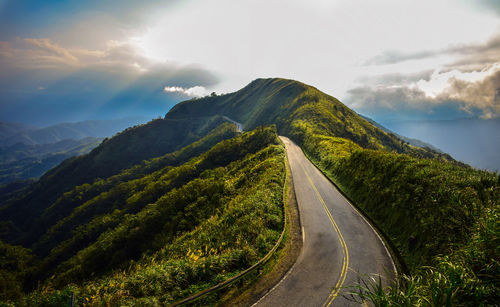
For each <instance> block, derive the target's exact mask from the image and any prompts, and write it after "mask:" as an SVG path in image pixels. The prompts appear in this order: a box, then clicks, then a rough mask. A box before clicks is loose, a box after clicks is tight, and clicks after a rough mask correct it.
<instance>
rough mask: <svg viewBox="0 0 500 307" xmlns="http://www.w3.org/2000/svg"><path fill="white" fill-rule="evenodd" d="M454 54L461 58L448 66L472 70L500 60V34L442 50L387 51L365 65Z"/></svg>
mask: <svg viewBox="0 0 500 307" xmlns="http://www.w3.org/2000/svg"><path fill="white" fill-rule="evenodd" d="M443 55H453V56H458V57H459V59H458V60H456V61H453V62H451V63H449V64H448V65H447V66H448V67H455V68H460V69H463V70H470V69H471V68H472V69H478V67H479V68H484V67H485V65H490V64H493V63H497V62H500V34H497V35H495V36H493V37H491V38H490V39H489V40H488V41H487V42H485V43H483V44H455V45H452V46H449V47H447V48H444V49H440V50H423V51H418V52H413V53H403V52H399V51H386V52H384V53H382V54H379V55H376V56H374V57H372V58H369V59H368V60H366V61H365V62H363V65H365V66H370V65H388V64H397V63H401V62H405V61H410V60H423V59H428V58H432V57H437V56H443Z"/></svg>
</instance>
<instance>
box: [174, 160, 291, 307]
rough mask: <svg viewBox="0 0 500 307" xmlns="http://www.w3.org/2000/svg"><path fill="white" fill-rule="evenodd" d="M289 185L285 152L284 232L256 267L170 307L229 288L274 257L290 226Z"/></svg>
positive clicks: (253, 266)
mask: <svg viewBox="0 0 500 307" xmlns="http://www.w3.org/2000/svg"><path fill="white" fill-rule="evenodd" d="M287 183H288V159H287V156H286V151H285V181H284V183H283V191H282V193H283V218H284V222H283V231H281V235H280V237H279V239H278V241H276V243H275V244H274V246H273V248H272V249H271V250H270V251H269V252H268V253H267V254H266V255H265V256H264V257H262V258H261V259H260V260H259V261H257V262H256V263H255V264H254V265H252V266H251V267H249V268H248V269H246V270H244V271H242V272H240V273H239V274H238V275H236V276H233V277H231V278H229V279H227V280H225V281H223V282H220V283H218V284H217V285H215V286H213V287H211V288H208V289H205V290H203V291H200V292H198V293H195V294H193V295H191V296H189V297H186V298H184V299H182V300H180V301H177V302H175V303H173V304H171V305H169V307H173V306H180V305H182V304H186V303H190V302H194V301H195V300H197V299H200V298H202V297H203V296H205V295H208V294H211V293H215V292H217V291H219V290H221V289H223V288H225V287H227V286H229V285H230V284H232V283H234V282H235V281H237V280H239V279H241V278H243V277H245V276H246V275H247V274H249V273H251V272H253V271H254V270H256V269H257V268H259V267H260V266H262V265H263V264H265V263H266V262H267V261H268V260H269V259H270V258H271V257H272V256H273V255H274V253H275V252H276V250H277V249H278V247H279V246H280V244H281V242H282V241H283V237H284V236H285V232H286V228H287V225H288V218H287V214H286V213H287V210H286V208H287V199H286V197H287V196H286V194H285V190H286V186H287Z"/></svg>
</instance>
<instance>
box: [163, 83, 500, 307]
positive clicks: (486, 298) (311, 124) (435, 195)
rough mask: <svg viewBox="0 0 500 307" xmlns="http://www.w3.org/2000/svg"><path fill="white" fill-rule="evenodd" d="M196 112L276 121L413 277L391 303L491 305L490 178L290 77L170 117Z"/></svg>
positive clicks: (494, 242)
mask: <svg viewBox="0 0 500 307" xmlns="http://www.w3.org/2000/svg"><path fill="white" fill-rule="evenodd" d="M202 106H203V107H202ZM200 110H204V111H205V110H208V111H207V112H213V113H219V114H224V115H226V116H229V117H231V118H233V119H235V120H237V121H241V122H242V123H243V124H244V127H245V128H247V129H248V128H252V127H254V126H255V125H259V124H262V123H275V124H276V125H277V127H278V131H279V133H280V134H284V135H287V136H289V137H290V138H291V139H292V140H294V141H295V142H297V143H298V144H300V145H301V147H302V149H303V150H304V151H305V152H306V154H307V155H308V156H309V157H310V158H311V159H312V160H313V161H314V162H315V163H316V164H317V165H318V166H319V167H320V168H321V169H322V170H323V171H324V172H325V173H327V174H328V175H329V176H330V178H331V179H332V180H334V181H335V182H336V183H337V184H338V185H340V186H342V187H343V189H344V191H345V192H346V193H348V195H349V196H350V197H351V198H352V199H354V200H355V201H356V203H357V204H358V205H359V206H361V208H362V209H363V210H364V211H365V212H366V213H367V214H368V215H369V216H370V217H371V218H372V219H373V220H374V221H375V222H376V223H377V225H379V227H380V228H381V229H383V231H384V232H385V233H386V234H387V235H388V236H389V237H390V239H391V241H392V242H393V243H394V245H395V246H396V248H397V249H398V252H399V253H400V254H401V255H402V256H403V259H404V261H405V262H406V264H407V265H408V267H409V268H410V272H409V273H411V274H412V276H413V277H411V278H412V279H411V280H412V281H413V283H411V282H405V280H406V279H405V278H406V277H405V276H403V277H401V279H402V281H401V283H399V284H398V285H397V286H395V287H394V288H393V289H396V290H394V293H396V294H395V295H394V296H393V298H391V299H392V301H390V300H389V299H387V300H388V301H389V303H391V304H395V305H398V304H399V305H401V304H406V305H408V306H413V305H433V306H437V305H443V304H446V303H447V302H452V304H465V305H477V304H479V303H485V304H491V303H492V302H495V300H496V301H497V302H498V297H497V296H496V293H498V292H499V290H500V286H499V283H498V277H499V276H500V266H499V265H498V260H497V259H500V253H499V249H498V246H500V244H499V243H500V242H499V239H498V237H499V233H500V229H499V223H498V209H499V205H500V204H499V202H500V195H499V189H500V183H499V178H498V176H497V175H495V174H492V173H489V172H484V171H477V170H474V169H472V168H470V167H469V166H467V165H465V164H462V163H459V162H456V161H454V160H453V159H452V158H451V157H450V156H449V155H446V154H442V153H439V152H437V151H434V150H432V149H428V148H420V147H415V146H411V145H409V144H408V143H407V142H405V141H403V140H401V139H399V138H398V137H396V136H395V135H393V134H391V133H387V132H384V131H382V130H381V129H379V128H377V127H376V126H374V125H372V124H371V123H369V122H368V121H366V120H365V119H363V118H361V117H360V116H359V115H357V114H356V113H354V112H353V111H352V110H350V109H348V108H347V107H346V106H344V105H343V104H342V103H340V102H339V101H338V100H336V99H335V98H333V97H331V96H328V95H326V94H324V93H321V92H320V91H318V90H317V89H315V88H313V87H310V86H307V85H305V84H302V83H299V82H296V81H292V80H284V79H258V80H256V81H254V82H252V83H250V84H249V85H248V86H247V87H245V88H244V89H242V90H240V91H238V92H236V93H232V94H228V95H223V96H219V97H206V98H203V99H199V100H195V101H188V102H184V103H181V104H178V105H177V106H176V107H175V108H174V109H172V111H171V112H170V113H169V115H171V116H173V117H179V118H182V117H183V116H199V115H201V114H202V113H198V112H200ZM410 238H411V239H410ZM410 240H411V241H412V243H411V244H410V243H409V241H410ZM409 245H411V250H410V246H409ZM429 266H434V267H433V268H432V269H431V268H429ZM415 289H418V290H415ZM398 291H399V292H398ZM412 291H413V292H412ZM408 293H410V294H408ZM367 299H368V298H367ZM379 299H380V297H379ZM373 300H374V301H376V300H377V296H376V295H375V298H374V299H373ZM382 300H383V299H382ZM401 302H403V303H401ZM382 305H383V304H382Z"/></svg>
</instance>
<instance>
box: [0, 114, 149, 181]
mask: <svg viewBox="0 0 500 307" xmlns="http://www.w3.org/2000/svg"><path fill="white" fill-rule="evenodd" d="M145 121H146V120H145V119H144V118H125V119H117V120H90V121H83V122H77V123H61V124H57V125H53V126H50V127H45V128H36V127H33V126H27V125H23V124H17V123H5V122H3V123H0V184H7V183H11V182H13V181H17V180H26V179H30V178H38V177H40V176H41V175H43V174H44V173H45V172H46V171H48V170H49V169H51V168H52V167H54V166H56V165H58V164H59V163H61V162H62V161H63V160H65V159H67V158H70V157H74V156H77V155H82V154H86V153H88V152H89V151H91V150H92V149H93V148H95V147H96V146H97V145H99V144H100V143H101V141H102V140H103V138H104V137H110V136H112V135H114V134H115V133H117V132H119V131H122V130H124V129H125V128H128V127H130V126H134V125H136V124H138V123H141V122H145Z"/></svg>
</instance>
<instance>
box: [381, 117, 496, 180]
mask: <svg viewBox="0 0 500 307" xmlns="http://www.w3.org/2000/svg"><path fill="white" fill-rule="evenodd" d="M384 125H385V126H386V127H388V128H389V129H391V130H392V131H395V132H397V133H399V134H402V135H405V136H407V137H411V138H417V139H419V140H422V141H425V142H428V143H430V144H432V145H434V146H436V147H438V148H439V149H441V150H442V151H444V152H447V153H449V154H451V155H452V156H453V157H454V158H455V159H457V160H461V161H463V162H465V163H468V164H470V165H472V166H474V167H476V168H480V169H488V170H491V171H499V170H500V119H498V118H497V119H481V118H464V119H457V120H420V121H400V122H388V123H384Z"/></svg>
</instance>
